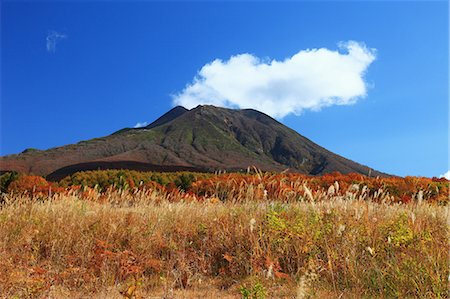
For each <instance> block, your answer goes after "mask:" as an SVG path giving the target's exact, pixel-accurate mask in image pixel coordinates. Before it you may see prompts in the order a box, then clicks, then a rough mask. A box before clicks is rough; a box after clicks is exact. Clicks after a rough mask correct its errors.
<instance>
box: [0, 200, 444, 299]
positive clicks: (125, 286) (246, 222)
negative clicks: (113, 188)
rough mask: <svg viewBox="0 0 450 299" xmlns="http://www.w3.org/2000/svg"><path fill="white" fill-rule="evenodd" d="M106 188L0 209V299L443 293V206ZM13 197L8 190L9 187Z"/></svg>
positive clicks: (427, 295) (437, 295)
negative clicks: (230, 198)
mask: <svg viewBox="0 0 450 299" xmlns="http://www.w3.org/2000/svg"><path fill="white" fill-rule="evenodd" d="M139 192H140V191H136V192H134V193H133V192H131V191H129V192H128V191H125V192H112V193H110V194H108V195H107V196H106V197H105V195H102V196H103V197H102V198H101V202H100V201H96V200H93V199H89V200H86V199H82V198H81V197H80V196H79V195H77V194H55V195H53V196H51V198H48V199H45V200H42V198H41V199H39V200H36V199H34V200H31V199H30V198H29V197H27V196H26V195H14V196H13V195H10V197H9V198H6V199H5V203H4V204H3V206H2V207H1V208H0V269H1V271H0V293H1V295H2V296H4V297H6V298H47V297H51V298H80V297H82V298H95V297H97V298H149V297H152V296H153V297H154V298H162V297H164V298H199V297H202V298H311V297H312V298H338V297H340V298H373V297H381V298H392V297H400V298H408V297H418V298H447V297H448V276H449V271H448V265H449V256H448V249H449V242H448V238H449V226H448V222H447V220H448V208H447V207H445V206H438V205H432V204H427V203H410V204H406V205H405V204H386V203H373V202H371V201H370V200H367V199H366V200H360V199H354V198H350V199H349V198H345V197H343V196H334V195H329V198H328V199H327V200H322V201H320V202H314V201H299V202H290V203H281V202H277V201H266V202H261V201H259V202H255V201H241V202H222V201H220V200H218V199H217V198H215V197H212V198H211V199H209V200H205V201H203V202H196V201H192V202H185V201H182V200H181V201H177V202H171V201H172V200H171V198H170V197H169V196H168V195H163V194H160V193H158V192H156V191H155V192H145V193H142V194H141V193H139ZM11 196H12V197H11Z"/></svg>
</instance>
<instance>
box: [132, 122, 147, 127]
mask: <svg viewBox="0 0 450 299" xmlns="http://www.w3.org/2000/svg"><path fill="white" fill-rule="evenodd" d="M146 125H148V122H146V121H144V122H141V123H137V124H135V125H134V127H133V128H142V127H145V126H146Z"/></svg>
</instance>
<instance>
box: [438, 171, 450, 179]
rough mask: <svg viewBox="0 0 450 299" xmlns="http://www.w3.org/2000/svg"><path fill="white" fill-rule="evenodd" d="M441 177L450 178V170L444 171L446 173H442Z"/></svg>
mask: <svg viewBox="0 0 450 299" xmlns="http://www.w3.org/2000/svg"><path fill="white" fill-rule="evenodd" d="M439 177H440V178H446V179H447V180H450V170H449V171H447V172H446V173H444V174H441V175H440V176H439Z"/></svg>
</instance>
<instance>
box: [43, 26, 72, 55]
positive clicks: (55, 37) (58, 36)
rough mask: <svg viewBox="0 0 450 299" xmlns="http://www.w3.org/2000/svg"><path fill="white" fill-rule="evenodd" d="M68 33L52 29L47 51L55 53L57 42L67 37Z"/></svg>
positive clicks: (48, 35) (48, 37)
mask: <svg viewBox="0 0 450 299" xmlns="http://www.w3.org/2000/svg"><path fill="white" fill-rule="evenodd" d="M66 38H67V35H66V34H63V33H60V32H57V31H54V30H50V31H49V32H48V34H47V52H50V53H55V52H56V44H57V43H58V42H59V41H61V40H63V39H66Z"/></svg>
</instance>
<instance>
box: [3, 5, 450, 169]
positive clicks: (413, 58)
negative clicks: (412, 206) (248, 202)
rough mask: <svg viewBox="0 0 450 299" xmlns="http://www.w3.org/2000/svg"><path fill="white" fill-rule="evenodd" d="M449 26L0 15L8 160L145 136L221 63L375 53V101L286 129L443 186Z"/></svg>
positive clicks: (119, 11)
mask: <svg viewBox="0 0 450 299" xmlns="http://www.w3.org/2000/svg"><path fill="white" fill-rule="evenodd" d="M448 13H449V9H448V3H447V2H446V1H442V2H428V1H427V2H419V1H415V2H404V1H401V2H388V1H375V2H363V1H352V2H282V3H278V2H231V3H222V2H212V3H207V2H133V3H128V2H78V3H75V2H33V3H31V2H30V3H27V2H9V1H3V2H2V3H1V122H0V125H1V128H0V129H1V135H0V137H1V139H0V145H1V148H0V153H1V155H6V154H12V153H18V152H21V151H22V150H24V149H25V148H30V147H33V148H39V149H47V148H51V147H54V146H60V145H65V144H69V143H75V142H78V141H80V140H86V139H90V138H95V137H100V136H105V135H108V134H110V133H112V132H114V131H116V130H119V129H121V128H123V127H132V126H134V125H135V124H136V123H138V122H151V121H152V120H154V119H156V118H157V117H158V116H160V115H161V114H162V113H164V112H166V111H167V110H169V109H170V108H171V107H172V106H173V96H174V95H177V94H180V93H182V92H183V90H184V89H185V88H186V87H187V84H192V83H193V78H194V77H195V76H196V75H198V71H199V70H200V69H201V68H202V67H203V66H205V65H206V64H208V63H210V62H212V61H214V60H215V59H221V60H222V61H224V62H226V61H228V60H229V59H230V57H232V56H236V55H239V54H244V53H248V54H251V55H252V56H254V57H258V58H260V59H261V60H262V61H270V60H277V61H283V60H285V59H287V58H290V57H292V56H293V55H294V54H296V53H298V52H299V51H304V50H307V49H319V48H320V49H328V50H329V51H335V52H336V53H337V52H338V51H341V52H342V50H339V48H338V43H339V42H346V41H357V42H359V43H361V45H364V44H365V45H366V46H367V48H374V49H376V58H375V60H374V61H373V62H372V63H370V65H369V66H368V67H367V70H366V72H365V75H364V81H365V83H366V87H367V90H366V92H367V95H366V96H365V97H359V98H358V100H357V101H356V102H355V103H354V104H351V105H331V106H329V107H322V109H320V110H319V111H313V110H311V109H305V110H302V111H301V112H300V114H299V115H296V114H292V113H291V114H288V115H286V116H284V117H283V118H281V119H280V120H281V121H282V122H283V123H284V124H286V125H288V126H289V127H291V128H293V129H295V130H296V131H298V132H299V133H300V134H302V135H304V136H306V137H308V138H309V139H311V140H313V141H314V142H316V143H318V144H320V145H321V146H323V147H325V148H327V149H329V150H331V151H333V152H336V153H338V154H340V155H342V156H345V157H347V158H349V159H352V160H354V161H357V162H359V163H362V164H366V165H369V166H371V167H373V168H375V169H378V170H381V171H384V172H387V173H392V174H396V175H401V176H406V175H418V176H439V175H440V174H443V173H445V172H446V171H447V170H448V159H449V158H448V138H449V134H448V113H449V105H448V96H449V94H448V93H449V89H448V82H449V76H448V66H449V61H448V50H449V49H448V45H449V40H448V34H449V32H448ZM48 42H49V43H48ZM374 53H375V52H374ZM197 77H198V76H197Z"/></svg>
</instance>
